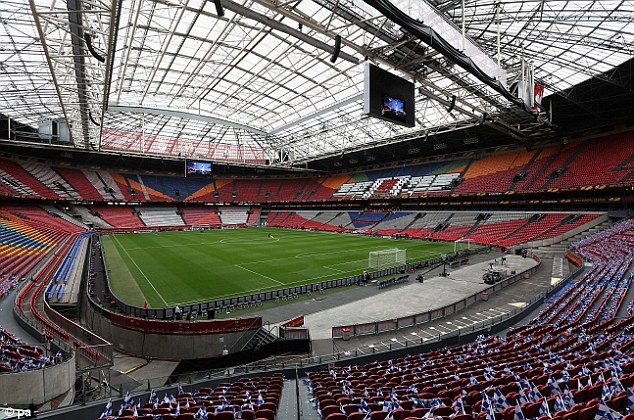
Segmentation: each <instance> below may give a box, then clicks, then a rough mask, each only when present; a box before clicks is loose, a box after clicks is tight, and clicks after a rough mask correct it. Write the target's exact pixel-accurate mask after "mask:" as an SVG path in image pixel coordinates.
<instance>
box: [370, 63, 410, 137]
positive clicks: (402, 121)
mask: <svg viewBox="0 0 634 420" xmlns="http://www.w3.org/2000/svg"><path fill="white" fill-rule="evenodd" d="M363 113H364V114H366V115H369V116H371V117H375V118H379V119H382V120H384V121H389V122H391V123H394V124H399V125H404V126H406V127H414V126H415V124H416V118H415V117H416V115H415V114H416V102H415V98H414V82H411V81H409V80H406V79H403V78H402V77H399V76H397V75H395V74H392V73H390V72H389V71H387V70H383V69H381V68H379V67H377V66H375V65H373V64H367V65H366V66H365V69H364V86H363Z"/></svg>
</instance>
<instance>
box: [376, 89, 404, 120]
mask: <svg viewBox="0 0 634 420" xmlns="http://www.w3.org/2000/svg"><path fill="white" fill-rule="evenodd" d="M381 115H383V116H384V117H387V118H390V119H393V120H396V121H402V122H405V103H404V102H403V101H401V100H400V99H396V98H392V97H390V96H387V95H385V97H384V98H383V111H382V112H381Z"/></svg>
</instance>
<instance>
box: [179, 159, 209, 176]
mask: <svg viewBox="0 0 634 420" xmlns="http://www.w3.org/2000/svg"><path fill="white" fill-rule="evenodd" d="M185 175H187V176H210V175H211V162H200V161H197V160H189V161H187V169H186V170H185Z"/></svg>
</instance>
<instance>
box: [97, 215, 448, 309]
mask: <svg viewBox="0 0 634 420" xmlns="http://www.w3.org/2000/svg"><path fill="white" fill-rule="evenodd" d="M269 234H272V235H273V238H269ZM102 246H103V250H104V254H105V258H106V264H107V266H108V270H109V276H110V282H111V287H112V289H113V291H114V293H115V294H116V295H117V296H118V297H119V298H121V299H123V300H124V301H126V302H128V303H130V304H133V305H139V306H140V305H143V302H144V301H147V302H148V305H149V306H151V307H165V306H174V305H176V304H183V303H191V302H198V301H205V300H212V299H216V298H220V297H227V296H236V295H242V294H249V293H256V292H261V291H266V290H274V289H280V288H284V287H287V286H297V285H301V284H306V283H313V282H317V281H323V280H330V279H335V278H339V277H347V276H351V275H354V274H360V273H362V272H363V270H365V269H367V266H368V252H370V251H379V250H385V249H392V248H400V249H406V250H407V260H408V262H411V261H420V260H426V259H429V258H434V257H436V256H438V255H440V254H443V253H451V252H453V246H454V244H453V243H440V242H426V241H419V240H393V239H383V238H371V237H365V236H356V235H348V234H336V233H329V232H308V231H294V230H284V229H275V228H260V229H228V230H211V231H205V232H197V231H193V232H161V233H136V234H134V233H129V234H111V235H108V236H107V237H103V238H102Z"/></svg>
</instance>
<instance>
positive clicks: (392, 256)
mask: <svg viewBox="0 0 634 420" xmlns="http://www.w3.org/2000/svg"><path fill="white" fill-rule="evenodd" d="M406 259H407V255H406V252H405V250H404V249H398V248H394V249H385V250H383V251H370V253H369V254H368V267H369V268H373V269H381V268H386V267H394V266H397V265H401V264H405V262H406Z"/></svg>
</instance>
